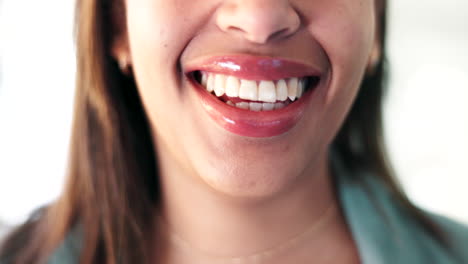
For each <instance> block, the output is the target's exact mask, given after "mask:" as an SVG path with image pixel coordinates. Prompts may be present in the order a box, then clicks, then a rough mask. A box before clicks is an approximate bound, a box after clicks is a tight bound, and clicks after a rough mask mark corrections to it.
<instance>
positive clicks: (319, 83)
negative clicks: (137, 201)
mask: <svg viewBox="0 0 468 264" xmlns="http://www.w3.org/2000/svg"><path fill="white" fill-rule="evenodd" d="M374 20H375V18H374V3H373V1H372V0H362V1H348V0H313V1H301V0H297V1H294V0H292V1H286V0H284V1H282V0H278V1H271V0H245V1H242V0H238V1H236V0H232V1H229V0H225V1H223V0H203V1H193V0H192V1H188V0H177V1H174V0H156V1H155V0H129V1H127V25H128V40H129V46H130V49H129V50H130V51H129V52H130V53H131V57H132V64H133V69H134V75H135V79H136V82H137V86H138V89H139V92H140V94H141V97H142V100H143V103H144V106H145V109H146V112H147V114H148V117H149V120H150V122H151V125H152V127H153V130H154V134H155V141H156V144H157V145H158V146H159V148H160V149H158V153H159V155H165V157H166V158H169V159H171V160H172V162H171V164H172V165H171V166H173V167H174V168H172V170H173V171H181V170H183V171H184V172H186V173H187V174H188V176H189V177H196V178H197V179H198V180H201V181H202V182H203V183H206V184H207V186H210V187H211V188H213V189H214V190H216V191H219V192H223V193H226V194H229V195H233V196H268V195H272V194H274V193H277V192H280V191H281V190H283V189H284V188H287V186H290V185H291V184H294V183H295V182H298V179H300V178H303V177H311V176H312V175H313V174H314V173H317V171H318V170H319V169H320V168H322V167H323V163H324V162H326V155H327V149H328V148H329V145H330V143H331V141H332V140H333V138H334V136H335V134H336V133H337V131H338V129H339V127H340V126H341V124H342V122H343V120H344V118H345V116H346V113H347V112H348V110H349V108H350V106H351V104H352V102H353V99H354V97H355V95H356V93H357V91H358V88H359V84H360V82H361V80H362V76H363V72H364V69H365V66H366V63H367V59H368V56H369V53H370V51H371V48H372V45H373V43H374V35H375V34H374V31H375V25H374V24H375V23H374ZM169 171H171V168H169Z"/></svg>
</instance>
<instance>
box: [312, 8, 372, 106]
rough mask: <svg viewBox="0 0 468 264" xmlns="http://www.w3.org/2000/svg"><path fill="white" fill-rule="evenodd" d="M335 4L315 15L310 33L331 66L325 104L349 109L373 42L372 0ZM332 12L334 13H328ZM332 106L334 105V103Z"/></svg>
mask: <svg viewBox="0 0 468 264" xmlns="http://www.w3.org/2000/svg"><path fill="white" fill-rule="evenodd" d="M331 2H333V3H334V4H331ZM359 2H360V4H359V5H358V4H356V1H347V0H335V1H333V0H332V1H330V2H328V3H329V5H328V6H327V5H325V6H324V7H323V8H324V9H326V8H332V9H330V10H322V12H321V14H318V15H317V16H318V17H317V19H316V20H317V21H316V23H315V24H314V23H312V24H311V28H310V31H312V34H314V35H315V36H316V37H317V39H318V41H319V42H320V43H321V45H322V48H323V49H324V50H325V52H326V53H327V55H328V59H329V60H330V65H331V79H330V81H331V83H330V90H329V91H328V93H327V98H326V100H325V102H326V103H327V104H331V103H334V102H333V101H340V103H341V104H345V105H349V104H350V103H351V102H352V100H353V98H354V96H355V94H356V93H357V90H358V88H359V86H360V83H361V81H362V78H363V74H364V70H365V67H366V65H367V61H368V57H369V54H370V51H371V49H372V46H373V44H374V38H375V16H374V15H375V14H374V13H375V11H374V4H373V3H374V1H373V0H362V1H359ZM332 10H334V11H332ZM335 103H336V102H335Z"/></svg>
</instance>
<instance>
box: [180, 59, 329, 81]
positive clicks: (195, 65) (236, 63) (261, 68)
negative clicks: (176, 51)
mask: <svg viewBox="0 0 468 264" xmlns="http://www.w3.org/2000/svg"><path fill="white" fill-rule="evenodd" d="M197 70H198V71H207V72H213V73H220V74H225V75H232V76H235V77H237V78H240V79H246V80H257V81H261V80H280V79H285V78H291V77H304V76H322V75H323V74H322V72H321V71H320V70H319V69H318V68H317V67H315V66H313V65H306V64H303V63H300V62H295V61H292V60H288V59H282V58H274V57H258V56H251V55H224V56H214V57H205V58H199V59H197V60H194V61H191V62H189V63H187V65H186V67H185V72H186V73H189V72H194V71H197Z"/></svg>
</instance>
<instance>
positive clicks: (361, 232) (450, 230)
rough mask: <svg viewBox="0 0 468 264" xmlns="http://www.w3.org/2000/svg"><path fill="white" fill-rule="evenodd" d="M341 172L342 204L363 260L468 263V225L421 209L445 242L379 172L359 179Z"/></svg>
mask: <svg viewBox="0 0 468 264" xmlns="http://www.w3.org/2000/svg"><path fill="white" fill-rule="evenodd" d="M339 174H341V175H338V186H337V188H338V193H339V198H340V203H341V206H342V208H343V213H344V215H345V218H346V220H347V222H348V224H349V227H350V230H351V233H352V235H353V238H354V240H355V241H356V243H357V246H358V249H359V252H360V255H361V257H362V262H363V263H372V264H374V263H375V264H377V263H378V264H387V263H403V264H405V263H408V264H419V263H421V264H423V263H437V264H461V263H468V250H466V249H465V248H466V245H468V228H467V226H465V225H463V224H460V223H457V222H455V221H452V220H450V219H448V218H446V217H442V216H438V215H435V214H432V213H428V212H425V211H422V210H420V212H422V214H423V215H424V216H425V217H426V218H427V219H428V220H429V221H431V223H433V224H434V225H435V226H436V227H437V229H439V230H440V232H441V234H442V235H443V237H444V238H446V240H447V243H444V242H445V241H440V240H439V239H438V238H437V237H436V236H434V235H433V234H431V232H429V231H428V230H427V229H425V228H424V226H423V224H422V222H420V221H419V220H418V219H417V217H415V214H414V213H412V212H411V210H409V209H408V208H407V207H405V206H404V204H403V203H402V202H401V201H400V200H399V199H398V197H397V196H396V195H395V194H394V193H393V192H392V191H391V189H390V188H389V187H388V186H387V185H386V184H385V183H384V182H382V181H381V180H379V178H378V177H373V175H368V177H361V180H359V181H355V180H351V177H347V175H346V171H343V172H342V173H339Z"/></svg>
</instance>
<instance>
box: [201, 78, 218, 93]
mask: <svg viewBox="0 0 468 264" xmlns="http://www.w3.org/2000/svg"><path fill="white" fill-rule="evenodd" d="M202 79H203V78H202ZM214 79H215V76H214V74H208V77H207V81H206V90H208V92H210V93H211V92H212V91H213V90H214Z"/></svg>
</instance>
